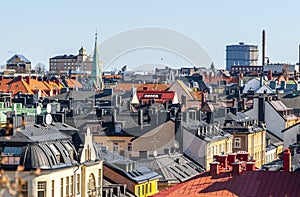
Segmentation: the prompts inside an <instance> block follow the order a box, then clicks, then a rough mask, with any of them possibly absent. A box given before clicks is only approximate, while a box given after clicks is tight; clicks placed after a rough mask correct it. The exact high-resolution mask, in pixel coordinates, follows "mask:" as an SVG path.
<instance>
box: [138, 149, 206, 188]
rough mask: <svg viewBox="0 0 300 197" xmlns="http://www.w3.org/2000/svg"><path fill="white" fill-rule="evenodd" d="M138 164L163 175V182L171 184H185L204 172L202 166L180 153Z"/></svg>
mask: <svg viewBox="0 0 300 197" xmlns="http://www.w3.org/2000/svg"><path fill="white" fill-rule="evenodd" d="M138 162H139V163H141V164H143V165H145V166H147V167H148V168H150V169H152V170H154V171H155V172H157V173H158V174H160V175H162V178H161V179H160V180H161V181H168V182H169V183H179V182H184V181H186V180H188V179H191V178H192V177H194V176H196V175H198V174H199V173H200V172H203V171H204V169H203V168H202V167H201V166H200V165H198V164H196V163H195V162H193V161H191V160H190V159H188V158H187V157H185V156H184V155H182V154H179V153H172V154H167V155H161V156H157V157H152V158H148V159H144V160H139V161H138Z"/></svg>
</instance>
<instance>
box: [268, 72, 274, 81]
mask: <svg viewBox="0 0 300 197" xmlns="http://www.w3.org/2000/svg"><path fill="white" fill-rule="evenodd" d="M272 78H273V73H272V70H269V71H268V79H269V80H272Z"/></svg>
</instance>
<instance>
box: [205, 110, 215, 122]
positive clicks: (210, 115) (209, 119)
mask: <svg viewBox="0 0 300 197" xmlns="http://www.w3.org/2000/svg"><path fill="white" fill-rule="evenodd" d="M206 114H207V115H206V123H207V124H212V123H213V122H214V112H210V111H208V112H206Z"/></svg>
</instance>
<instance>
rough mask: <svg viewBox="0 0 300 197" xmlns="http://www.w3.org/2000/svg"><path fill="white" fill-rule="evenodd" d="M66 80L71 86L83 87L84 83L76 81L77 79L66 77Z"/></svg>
mask: <svg viewBox="0 0 300 197" xmlns="http://www.w3.org/2000/svg"><path fill="white" fill-rule="evenodd" d="M65 82H66V83H67V84H66V85H67V86H68V87H69V88H75V87H77V88H82V84H81V83H79V82H78V81H76V80H75V79H69V78H68V79H66V80H65Z"/></svg>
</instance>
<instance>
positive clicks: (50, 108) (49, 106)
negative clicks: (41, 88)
mask: <svg viewBox="0 0 300 197" xmlns="http://www.w3.org/2000/svg"><path fill="white" fill-rule="evenodd" d="M51 110H52V107H51V105H50V104H47V107H46V111H47V113H48V114H50V113H51Z"/></svg>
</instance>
